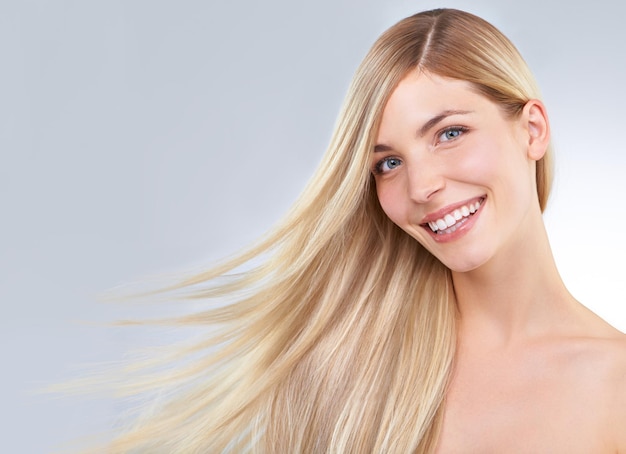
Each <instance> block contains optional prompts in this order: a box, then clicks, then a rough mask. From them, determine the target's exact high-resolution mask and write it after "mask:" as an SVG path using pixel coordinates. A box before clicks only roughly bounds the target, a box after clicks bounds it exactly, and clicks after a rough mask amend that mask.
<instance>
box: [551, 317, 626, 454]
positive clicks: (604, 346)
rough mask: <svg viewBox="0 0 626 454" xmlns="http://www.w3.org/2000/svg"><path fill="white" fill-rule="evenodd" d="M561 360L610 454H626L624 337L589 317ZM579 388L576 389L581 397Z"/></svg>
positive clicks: (625, 354)
mask: <svg viewBox="0 0 626 454" xmlns="http://www.w3.org/2000/svg"><path fill="white" fill-rule="evenodd" d="M585 322H586V323H584V324H583V325H582V326H581V328H582V329H581V330H580V331H578V335H575V336H574V339H571V338H570V342H568V343H569V345H570V346H571V347H572V348H571V349H569V348H567V349H565V350H566V351H567V352H568V353H567V354H566V355H565V356H564V357H562V359H566V358H567V362H568V363H569V365H570V366H571V367H566V368H568V369H569V370H570V372H571V373H574V374H575V375H576V377H577V379H579V381H578V384H579V385H580V386H582V388H584V389H585V390H587V393H586V396H587V397H588V398H589V399H588V400H586V402H585V407H587V408H588V410H591V408H589V407H593V412H594V413H595V414H596V415H597V416H599V420H598V423H600V425H601V426H600V428H599V431H600V432H601V433H602V436H603V438H604V440H605V442H606V446H607V447H609V446H610V451H611V452H617V453H623V454H626V334H624V333H622V332H620V331H619V330H617V329H616V328H614V327H613V326H611V325H610V324H609V323H607V322H606V321H604V320H602V319H601V318H600V317H598V316H596V315H595V314H593V315H592V316H591V317H586V319H585ZM582 388H579V390H580V391H581V394H582V393H583V391H582ZM582 400H585V399H582ZM600 415H602V416H600Z"/></svg>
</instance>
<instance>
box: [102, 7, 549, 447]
mask: <svg viewBox="0 0 626 454" xmlns="http://www.w3.org/2000/svg"><path fill="white" fill-rule="evenodd" d="M416 67H417V68H420V69H422V70H424V71H428V72H431V73H434V74H438V75H441V76H445V77H450V78H454V79H461V80H465V81H468V82H470V83H471V84H472V85H473V86H474V87H475V88H476V89H477V90H478V91H479V92H480V93H482V94H483V95H484V96H486V97H487V98H489V99H491V100H493V101H494V102H496V103H497V104H499V105H500V106H502V108H503V109H504V111H505V112H507V113H508V114H510V115H516V114H517V113H519V112H520V111H521V109H522V108H523V106H524V105H525V104H526V102H527V101H528V100H529V99H531V98H538V97H539V91H538V89H537V87H536V84H535V82H534V80H533V77H532V75H531V73H530V71H529V69H528V68H527V65H526V64H525V62H524V60H523V59H522V57H521V56H520V55H519V53H518V52H517V50H516V49H515V47H514V46H513V44H511V42H510V41H509V40H508V39H507V38H506V37H504V36H503V35H502V34H501V33H500V32H499V31H498V30H497V29H496V28H494V27H493V26H492V25H490V24H489V23H487V22H485V21H484V20H482V19H480V18H478V17H476V16H473V15H471V14H469V13H466V12H462V11H458V10H452V9H438V10H433V11H426V12H423V13H419V14H416V15H414V16H411V17H408V18H406V19H404V20H402V21H400V22H398V23H397V24H396V25H394V26H392V27H391V28H390V29H388V30H387V31H386V32H384V33H383V34H382V36H381V37H380V38H379V39H378V40H377V41H376V42H375V44H374V45H373V47H372V48H371V50H370V51H369V53H368V54H367V56H366V57H365V59H364V61H363V62H362V64H361V65H360V67H359V68H358V70H357V72H356V74H355V76H354V79H353V82H352V84H351V87H350V89H349V93H348V95H347V99H346V101H345V104H344V106H343V108H342V110H341V113H340V115H339V120H338V123H337V125H336V129H335V132H334V135H333V137H332V140H331V143H330V145H329V148H328V150H327V152H326V154H325V156H324V158H323V160H322V165H321V166H320V168H319V169H318V171H317V172H316V174H315V175H314V177H313V179H312V180H311V182H310V183H309V184H308V186H307V188H306V189H305V191H304V193H303V194H302V195H301V197H300V198H299V199H298V200H297V202H296V203H295V205H294V206H293V208H292V209H291V211H290V212H289V213H288V215H287V216H286V218H285V219H284V220H283V221H282V222H281V223H280V224H279V225H278V226H277V227H276V228H275V229H274V230H273V232H271V233H270V234H269V235H268V236H267V237H266V238H265V239H263V240H262V241H260V242H259V244H258V245H257V246H256V247H254V248H252V249H251V250H249V251H247V252H244V253H243V254H241V255H240V256H239V257H237V258H235V259H233V260H231V261H229V262H227V263H225V264H223V265H222V266H219V267H216V268H215V269H212V270H210V271H207V272H205V273H200V274H198V275H196V276H194V277H192V278H190V279H188V280H185V281H184V282H181V283H180V284H179V285H178V286H176V288H177V289H178V290H180V289H188V290H189V292H188V293H189V295H188V296H190V297H197V298H204V299H216V301H219V300H220V299H221V298H225V297H227V298H228V299H229V301H228V302H227V303H223V304H221V305H219V306H217V307H214V308H212V309H210V310H207V311H204V312H201V313H198V314H194V315H189V316H184V317H180V318H178V319H177V320H176V323H180V324H201V325H207V326H210V327H211V330H212V331H211V332H212V335H211V338H210V339H209V340H207V341H206V342H203V343H202V344H200V345H198V346H197V347H195V348H192V349H189V350H188V351H186V352H181V356H182V355H185V354H189V355H192V357H193V359H192V360H191V361H190V362H189V364H188V365H186V366H185V367H176V368H173V369H172V370H171V371H170V372H168V373H166V374H165V375H164V376H161V377H160V378H158V379H157V378H154V379H152V380H148V381H145V382H144V384H145V388H150V387H156V389H158V390H161V393H162V394H165V395H171V397H170V398H167V399H165V400H164V402H163V403H161V404H159V405H158V407H157V408H156V410H154V409H153V410H151V411H150V412H147V413H146V414H145V415H144V416H143V417H141V418H139V419H138V420H137V422H136V423H135V425H134V426H133V427H131V428H130V429H129V430H128V431H127V432H125V433H124V434H122V435H120V436H119V437H117V438H116V439H115V440H114V441H113V442H112V444H111V446H110V448H109V451H112V452H129V451H136V450H140V451H143V450H147V451H149V452H168V453H200V452H202V453H205V452H210V453H220V452H237V453H239V452H248V451H249V452H261V453H286V452H294V453H295V452H315V453H318V452H320V453H321V452H329V453H350V452H354V453H365V452H376V453H382V452H384V453H407V452H420V453H426V452H431V451H432V450H433V449H434V447H435V446H436V443H437V437H438V433H439V428H440V425H441V420H442V408H443V405H442V404H443V402H444V398H445V393H446V386H447V383H448V379H449V375H450V372H451V368H452V364H453V358H454V352H455V317H456V308H455V298H454V289H453V286H452V281H451V276H450V272H449V270H448V269H446V268H445V267H444V266H443V265H442V264H441V263H440V262H439V261H437V259H435V258H434V257H433V256H432V255H430V254H429V253H428V252H427V251H426V250H425V249H424V248H423V247H422V246H421V245H420V244H419V243H418V242H416V241H415V240H414V239H413V238H411V237H409V236H408V235H407V234H405V233H404V232H403V231H401V230H400V229H399V228H398V227H397V226H395V225H394V224H393V223H392V222H391V221H389V220H388V219H387V218H386V216H385V215H384V213H383V212H382V210H381V208H380V206H379V204H378V200H377V197H376V191H375V187H374V181H373V179H372V176H371V174H370V171H369V162H370V153H371V151H372V149H373V146H374V140H375V138H376V134H377V129H378V124H379V122H380V117H381V113H382V111H383V108H384V106H385V103H386V102H387V99H388V98H389V96H390V94H391V92H392V91H393V90H394V88H395V87H396V85H397V84H398V83H399V81H400V80H401V79H402V78H403V77H404V76H405V75H406V74H407V72H409V71H410V70H412V69H414V68H416ZM536 169H537V170H536V172H537V191H538V200H539V203H540V206H541V207H542V209H543V208H544V207H545V204H546V201H547V197H548V193H549V189H550V180H551V152H548V153H547V155H546V156H545V157H544V158H543V159H542V160H541V161H539V162H538V163H537V166H536ZM257 257H264V261H263V262H262V263H261V265H258V266H256V267H254V268H252V269H251V270H249V271H246V272H243V273H233V271H234V270H237V268H238V267H240V266H242V265H243V264H245V263H248V262H249V261H251V260H253V259H255V258H257ZM225 276H228V278H227V280H226V281H225V282H224V281H223V279H224V278H225ZM198 286H201V288H199V289H198ZM203 351H206V352H208V353H207V355H205V356H199V355H198V352H203ZM198 356H199V357H198ZM138 389H144V388H142V387H139V388H138Z"/></svg>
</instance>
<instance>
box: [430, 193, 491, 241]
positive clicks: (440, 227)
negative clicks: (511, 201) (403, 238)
mask: <svg viewBox="0 0 626 454" xmlns="http://www.w3.org/2000/svg"><path fill="white" fill-rule="evenodd" d="M484 201H485V198H484V197H481V198H480V199H479V200H477V201H476V202H473V203H468V204H467V205H463V206H461V207H458V208H456V209H454V210H452V211H451V212H449V213H447V214H446V215H445V216H443V217H442V218H439V219H437V220H435V221H430V222H427V223H426V224H423V227H424V228H430V230H431V231H432V232H434V233H436V234H437V235H445V234H448V233H452V232H454V231H455V230H456V229H458V228H459V227H460V226H461V225H463V224H464V223H465V221H467V220H468V219H469V218H470V217H471V216H473V215H474V213H476V211H478V209H479V208H480V206H481V205H482V203H483V202H484Z"/></svg>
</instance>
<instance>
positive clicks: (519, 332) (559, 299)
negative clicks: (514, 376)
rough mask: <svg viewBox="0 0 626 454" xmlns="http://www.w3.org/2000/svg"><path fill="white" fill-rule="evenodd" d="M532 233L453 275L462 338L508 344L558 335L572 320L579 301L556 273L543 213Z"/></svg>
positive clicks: (460, 336)
mask: <svg viewBox="0 0 626 454" xmlns="http://www.w3.org/2000/svg"><path fill="white" fill-rule="evenodd" d="M530 231H532V232H533V233H532V235H525V236H523V235H520V238H519V239H518V240H516V241H513V242H512V244H510V245H508V247H507V248H506V250H504V251H501V253H500V254H499V255H498V256H497V257H494V258H492V259H491V260H490V261H489V262H488V263H486V264H484V265H482V266H481V267H479V268H477V269H475V270H472V271H470V272H465V273H456V272H453V273H452V279H453V282H454V289H455V293H456V296H457V304H458V309H459V314H460V320H459V338H460V339H463V338H464V337H467V338H469V339H471V340H472V342H473V343H474V342H476V343H479V344H482V345H483V346H492V347H494V346H498V345H500V346H503V345H509V344H513V343H518V342H520V341H524V340H528V339H530V338H533V337H540V336H543V335H548V334H549V333H554V332H555V329H558V327H562V326H563V324H564V323H567V322H568V320H571V319H572V315H573V314H574V311H573V309H575V308H578V307H579V306H580V305H579V304H578V303H577V302H576V300H575V299H574V298H573V297H572V296H571V295H570V293H569V292H568V291H567V289H566V288H565V285H564V283H563V281H562V279H561V277H560V275H559V273H558V270H557V267H556V263H555V261H554V258H553V255H552V251H551V249H550V245H549V241H548V236H547V233H546V230H545V227H544V225H543V220H542V219H541V217H540V216H539V217H538V219H537V220H536V221H535V225H534V226H533V227H532V229H531V230H530ZM464 334H469V335H468V336H465V335H464Z"/></svg>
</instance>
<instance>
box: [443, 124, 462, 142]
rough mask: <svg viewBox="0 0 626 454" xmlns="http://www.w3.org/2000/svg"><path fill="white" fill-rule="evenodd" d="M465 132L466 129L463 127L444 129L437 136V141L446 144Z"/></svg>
mask: <svg viewBox="0 0 626 454" xmlns="http://www.w3.org/2000/svg"><path fill="white" fill-rule="evenodd" d="M466 131H467V128H465V127H463V126H452V127H450V128H446V129H444V130H443V131H442V132H441V133H440V134H439V141H440V142H447V141H449V140H454V139H456V138H457V137H459V136H461V135H462V134H463V133H464V132H466Z"/></svg>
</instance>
